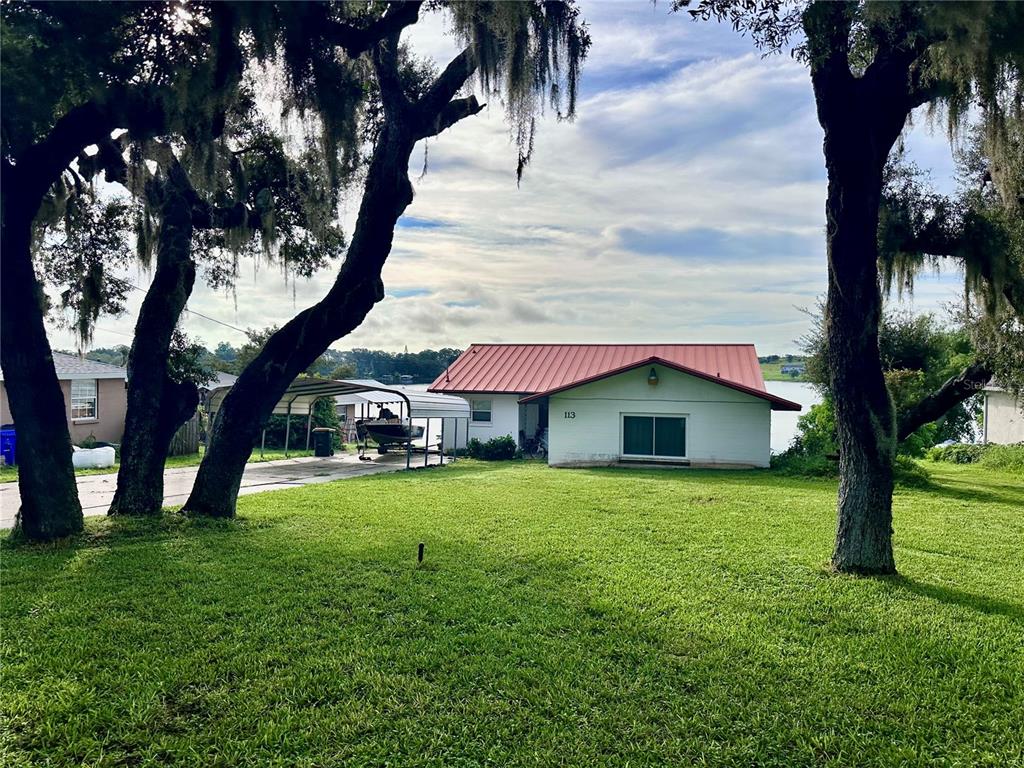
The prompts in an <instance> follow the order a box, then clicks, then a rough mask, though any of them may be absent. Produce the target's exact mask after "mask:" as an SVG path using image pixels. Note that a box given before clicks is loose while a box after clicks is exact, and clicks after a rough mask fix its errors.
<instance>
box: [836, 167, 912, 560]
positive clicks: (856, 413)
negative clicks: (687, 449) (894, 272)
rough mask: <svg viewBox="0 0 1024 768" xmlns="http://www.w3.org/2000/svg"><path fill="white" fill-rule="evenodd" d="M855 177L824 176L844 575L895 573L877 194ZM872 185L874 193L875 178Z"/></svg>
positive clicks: (891, 422)
mask: <svg viewBox="0 0 1024 768" xmlns="http://www.w3.org/2000/svg"><path fill="white" fill-rule="evenodd" d="M861 175H862V176H864V177H865V178H861V179H850V178H831V179H830V181H829V195H828V203H827V210H828V255H829V259H828V297H827V299H826V305H825V318H826V325H825V328H826V338H827V340H828V347H827V352H826V358H827V360H828V366H829V375H830V379H831V387H832V392H833V395H834V400H835V413H836V428H837V432H838V439H839V505H838V506H839V510H838V517H839V522H838V529H837V533H836V543H835V551H834V552H833V554H832V566H833V567H834V568H835V569H836V570H838V571H841V572H846V573H894V572H895V570H896V564H895V561H894V558H893V550H892V490H893V459H894V457H895V450H896V421H895V411H894V409H893V404H892V400H891V398H890V397H889V392H888V389H887V388H886V385H885V378H884V376H883V375H882V362H881V358H880V355H879V349H878V326H879V322H880V319H881V308H882V296H881V291H880V289H879V285H878V268H877V259H876V241H875V232H876V231H877V223H878V195H877V194H875V193H874V192H873V190H874V189H875V187H876V184H875V181H876V180H875V178H873V177H874V174H872V173H871V171H870V170H869V169H865V170H864V171H863V172H862V174H861ZM836 176H837V177H838V176H840V174H836ZM877 182H878V183H877V189H878V191H879V192H880V191H881V176H880V174H879V175H878V179H877Z"/></svg>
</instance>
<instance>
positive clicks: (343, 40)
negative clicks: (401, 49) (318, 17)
mask: <svg viewBox="0 0 1024 768" xmlns="http://www.w3.org/2000/svg"><path fill="white" fill-rule="evenodd" d="M421 5H423V3H422V2H421V1H420V0H405V1H404V2H392V3H389V4H388V7H387V10H386V11H385V12H384V14H383V15H382V16H381V17H380V18H379V19H377V20H376V21H373V22H372V23H371V24H370V25H369V26H368V27H366V28H365V29H360V28H358V27H353V26H352V25H351V24H345V23H344V22H340V21H336V22H333V23H331V24H330V25H329V26H328V29H327V37H328V38H330V39H332V40H333V42H334V43H335V44H336V45H338V46H340V47H341V48H343V49H344V50H345V55H346V56H348V57H349V58H350V59H357V58H359V57H360V56H361V55H362V54H363V53H365V52H366V51H368V50H370V49H371V48H373V47H374V46H375V45H376V44H377V43H379V42H380V41H382V40H385V39H387V38H389V37H392V36H394V35H398V34H400V33H401V32H402V30H403V29H405V28H406V27H408V26H411V25H413V24H415V23H416V22H417V21H419V14H420V6H421Z"/></svg>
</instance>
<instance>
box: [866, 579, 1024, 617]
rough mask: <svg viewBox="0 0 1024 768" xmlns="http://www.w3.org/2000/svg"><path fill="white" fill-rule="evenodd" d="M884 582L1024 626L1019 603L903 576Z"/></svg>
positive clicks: (1023, 606) (1023, 608)
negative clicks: (1001, 617)
mask: <svg viewBox="0 0 1024 768" xmlns="http://www.w3.org/2000/svg"><path fill="white" fill-rule="evenodd" d="M885 580H886V582H887V583H889V584H891V585H893V586H894V587H896V588H898V589H900V590H904V591H906V592H911V593H912V594H915V595H919V596H921V597H926V598H928V599H930V600H938V601H939V602H941V603H946V604H947V605H956V606H960V607H961V608H970V609H971V610H974V611H978V612H979V613H984V614H988V615H990V616H1003V617H1005V618H1008V619H1010V620H1011V621H1013V622H1014V623H1016V624H1024V605H1020V604H1019V603H1013V602H1010V601H1009V600H1001V599H999V598H995V597H988V596H986V595H976V594H974V593H971V592H965V591H964V590H961V589H956V588H955V587H948V586H945V585H942V584H930V583H928V582H925V581H919V580H917V579H913V578H910V577H908V576H903V575H899V576H893V577H891V578H886V579H885Z"/></svg>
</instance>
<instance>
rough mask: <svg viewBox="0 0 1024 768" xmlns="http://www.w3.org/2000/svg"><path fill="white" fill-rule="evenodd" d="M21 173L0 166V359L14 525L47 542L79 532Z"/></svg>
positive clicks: (30, 207) (29, 196)
mask: <svg viewBox="0 0 1024 768" xmlns="http://www.w3.org/2000/svg"><path fill="white" fill-rule="evenodd" d="M21 175H22V174H19V173H18V172H17V169H16V168H13V169H12V167H11V166H9V165H8V164H7V163H4V166H3V181H2V186H3V201H2V208H3V213H2V216H3V224H2V226H3V234H2V238H0V240H2V250H3V254H2V258H0V359H2V364H3V372H4V382H3V386H4V388H5V390H6V393H7V399H8V402H9V403H10V408H11V415H12V417H13V418H14V424H15V429H16V431H17V439H18V490H19V492H20V494H21V509H20V510H19V512H18V518H17V523H16V527H17V528H18V529H20V531H21V532H22V533H23V534H24V535H25V536H27V537H28V538H30V539H33V540H38V541H50V540H52V539H57V538H60V537H62V536H67V535H69V534H72V533H77V532H78V531H81V530H82V526H83V520H82V506H81V504H80V503H79V501H78V488H77V486H76V485H75V470H74V467H73V466H72V463H71V452H72V451H71V433H70V432H69V430H68V403H66V402H65V401H64V396H63V394H62V393H61V389H60V383H59V382H58V381H57V373H56V371H55V370H54V366H53V354H52V352H51V350H50V342H49V340H48V339H47V338H46V327H45V325H44V324H43V312H42V306H41V301H42V300H43V291H42V287H41V286H40V285H39V283H38V281H37V280H36V276H35V272H34V270H33V267H32V247H31V246H32V223H33V220H34V219H35V215H36V212H37V211H38V210H39V204H40V202H41V199H42V193H43V192H45V187H43V189H42V190H40V193H39V194H38V195H36V194H34V193H33V192H32V191H29V189H28V187H29V185H24V184H22V181H23V180H22V179H21ZM32 186H35V187H36V188H37V189H38V187H39V186H42V185H32Z"/></svg>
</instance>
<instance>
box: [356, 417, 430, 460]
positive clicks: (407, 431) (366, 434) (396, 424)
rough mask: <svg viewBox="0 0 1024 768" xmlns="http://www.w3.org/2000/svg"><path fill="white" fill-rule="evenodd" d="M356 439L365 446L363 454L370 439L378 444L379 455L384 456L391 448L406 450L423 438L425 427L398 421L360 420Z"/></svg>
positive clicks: (357, 425) (357, 424)
mask: <svg viewBox="0 0 1024 768" xmlns="http://www.w3.org/2000/svg"><path fill="white" fill-rule="evenodd" d="M356 437H357V438H358V439H359V441H360V442H361V443H362V444H363V445H362V451H361V453H362V452H365V450H366V448H367V441H368V439H369V440H373V442H375V443H376V444H377V453H381V454H383V453H387V452H388V449H389V448H406V447H408V445H409V444H410V443H412V441H413V440H418V439H419V438H421V437H423V427H418V426H415V425H409V424H405V423H403V422H401V421H398V420H388V419H360V420H359V421H357V422H356Z"/></svg>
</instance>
